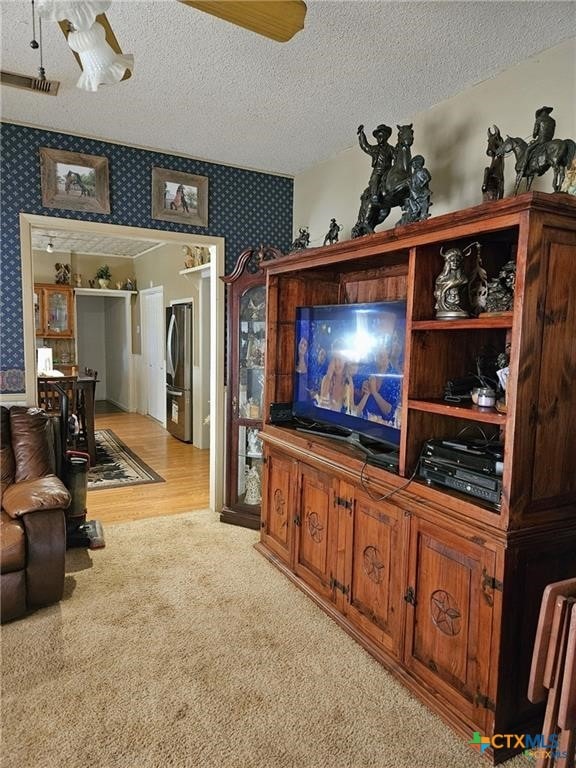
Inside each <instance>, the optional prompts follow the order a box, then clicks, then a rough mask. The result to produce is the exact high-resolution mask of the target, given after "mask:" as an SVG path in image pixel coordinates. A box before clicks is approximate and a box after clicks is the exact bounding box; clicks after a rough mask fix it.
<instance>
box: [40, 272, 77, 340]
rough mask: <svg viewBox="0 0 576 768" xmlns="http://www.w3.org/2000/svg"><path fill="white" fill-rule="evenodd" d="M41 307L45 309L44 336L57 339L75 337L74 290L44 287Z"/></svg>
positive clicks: (61, 286) (66, 286)
mask: <svg viewBox="0 0 576 768" xmlns="http://www.w3.org/2000/svg"><path fill="white" fill-rule="evenodd" d="M41 292H42V294H43V295H42V301H41V306H42V309H43V322H42V328H43V330H42V335H43V336H45V337H50V338H52V337H55V338H60V339H64V338H72V337H73V336H74V302H73V293H72V288H71V287H70V286H68V285H54V286H48V287H43V288H42V289H41Z"/></svg>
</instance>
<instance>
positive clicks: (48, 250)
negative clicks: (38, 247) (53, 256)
mask: <svg viewBox="0 0 576 768" xmlns="http://www.w3.org/2000/svg"><path fill="white" fill-rule="evenodd" d="M46 253H54V243H53V242H52V240H49V241H48V245H47V246H46Z"/></svg>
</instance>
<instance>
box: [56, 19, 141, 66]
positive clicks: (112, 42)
mask: <svg viewBox="0 0 576 768" xmlns="http://www.w3.org/2000/svg"><path fill="white" fill-rule="evenodd" d="M96 21H97V22H98V23H99V24H101V25H102V26H103V27H104V30H105V32H106V42H107V43H108V45H109V46H110V47H111V48H112V49H113V50H114V51H115V52H116V53H119V54H120V55H122V53H123V51H122V48H120V43H119V42H118V40H117V39H116V35H115V34H114V32H113V30H112V27H111V26H110V22H109V21H108V19H107V18H106V14H105V13H101V14H99V15H98V16H96ZM58 26H59V27H60V29H61V30H62V32H63V33H64V37H65V38H66V39H68V35H69V34H70V22H69V21H68V20H67V19H63V20H62V21H59V22H58ZM72 53H73V54H74V58H75V59H76V61H77V62H78V66H79V67H80V69H83V67H82V62H81V61H80V56H78V54H77V53H76V51H72ZM129 77H132V71H131V70H130V69H127V70H126V72H125V73H124V77H123V78H122V80H128V78H129Z"/></svg>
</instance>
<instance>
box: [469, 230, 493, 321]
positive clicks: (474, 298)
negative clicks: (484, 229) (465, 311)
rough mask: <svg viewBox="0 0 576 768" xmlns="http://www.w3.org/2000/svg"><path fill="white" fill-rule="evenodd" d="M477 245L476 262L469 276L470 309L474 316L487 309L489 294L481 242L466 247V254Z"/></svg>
mask: <svg viewBox="0 0 576 768" xmlns="http://www.w3.org/2000/svg"><path fill="white" fill-rule="evenodd" d="M474 246H476V263H475V265H474V268H473V269H472V272H471V273H470V275H469V278H468V299H469V302H470V311H471V313H472V314H473V315H474V316H478V315H479V314H480V313H481V312H484V311H485V309H486V297H487V295H488V275H487V274H486V270H485V269H484V265H483V264H482V256H481V250H482V246H481V245H480V243H470V245H469V246H468V247H467V248H465V249H464V255H467V252H468V253H469V252H470V249H471V248H473V247H474Z"/></svg>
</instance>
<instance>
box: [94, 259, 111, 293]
mask: <svg viewBox="0 0 576 768" xmlns="http://www.w3.org/2000/svg"><path fill="white" fill-rule="evenodd" d="M96 277H97V279H98V284H99V285H100V288H108V286H109V285H110V280H111V279H112V273H111V272H110V267H109V266H108V264H103V265H102V266H101V267H98V269H97V270H96Z"/></svg>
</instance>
